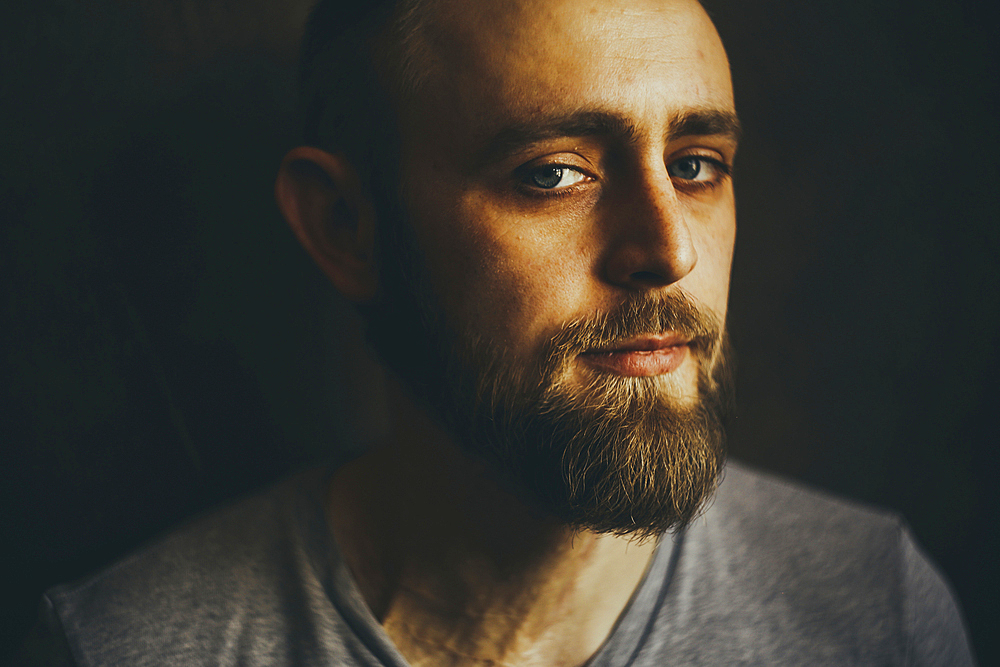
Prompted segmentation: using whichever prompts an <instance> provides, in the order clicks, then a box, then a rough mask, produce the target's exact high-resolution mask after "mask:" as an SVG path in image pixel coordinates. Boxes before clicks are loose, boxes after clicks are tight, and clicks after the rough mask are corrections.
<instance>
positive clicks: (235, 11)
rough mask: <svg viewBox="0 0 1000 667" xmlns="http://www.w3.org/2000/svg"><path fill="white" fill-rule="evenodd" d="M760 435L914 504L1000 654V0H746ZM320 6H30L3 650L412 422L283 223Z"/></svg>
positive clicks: (11, 48)
mask: <svg viewBox="0 0 1000 667" xmlns="http://www.w3.org/2000/svg"><path fill="white" fill-rule="evenodd" d="M706 4H707V5H708V6H709V9H710V10H711V11H712V13H713V14H714V16H715V18H716V21H717V23H718V25H719V29H720V32H721V33H722V35H723V39H724V41H725V42H726V44H727V47H728V50H729V53H730V58H731V60H732V64H733V72H734V78H735V81H736V93H737V104H738V107H739V109H740V113H741V116H742V117H743V121H744V124H745V127H746V139H745V142H744V145H743V148H742V149H741V154H740V158H739V164H738V167H737V169H738V172H737V196H738V201H739V219H740V232H739V240H738V243H737V255H736V261H735V266H734V269H733V284H732V305H731V329H732V335H733V338H734V341H735V344H736V346H737V352H738V354H739V362H740V375H739V398H740V406H739V409H740V412H739V418H738V421H737V426H736V429H735V432H734V433H733V437H732V440H733V443H732V449H733V451H734V452H735V453H736V454H737V455H738V456H740V457H742V458H743V459H744V460H747V461H749V462H751V463H755V464H757V465H760V466H762V467H766V468H769V469H772V470H775V471H777V472H779V473H781V474H784V475H788V476H792V477H796V478H799V479H802V480H806V481H807V482H809V483H812V484H814V485H817V486H820V487H823V488H826V489H830V490H832V491H834V492H837V493H840V494H844V495H848V496H851V497H854V498H857V499H860V500H863V501H866V502H871V503H877V504H880V505H884V506H888V507H891V508H894V509H896V510H898V511H901V512H902V513H903V514H904V515H905V516H906V517H907V519H908V520H909V522H910V524H911V525H912V527H913V530H914V532H915V533H916V535H917V537H918V539H919V540H920V542H921V543H922V544H923V545H924V547H925V548H926V550H927V551H928V552H929V553H930V554H931V555H932V557H933V558H934V559H935V561H936V562H937V563H938V564H939V565H940V567H941V568H942V570H943V571H944V572H945V573H946V575H947V576H948V578H949V579H950V581H951V582H952V584H953V585H954V588H955V590H956V591H957V593H958V596H959V598H960V599H961V601H962V603H963V606H964V608H965V612H966V616H967V620H968V624H969V628H970V630H971V633H972V638H973V643H974V646H975V650H976V651H977V653H978V655H979V658H980V660H981V662H982V663H983V664H984V665H985V664H996V663H1000V641H998V639H997V636H996V634H995V632H991V630H994V629H995V628H996V627H1000V613H998V611H997V609H998V607H1000V605H998V604H996V600H997V599H1000V585H998V576H997V572H996V567H995V566H994V563H995V560H996V556H995V553H996V551H997V547H998V546H1000V545H998V538H1000V531H998V530H997V528H996V526H995V521H996V518H997V510H998V508H1000V498H998V495H1000V494H998V484H997V482H996V480H997V478H998V474H1000V456H998V455H997V453H996V452H995V450H996V449H997V447H998V445H1000V429H998V427H997V422H996V412H997V407H998V406H1000V360H998V356H997V353H996V347H997V342H998V333H1000V326H998V325H1000V270H998V268H1000V263H998V250H1000V215H998V213H1000V211H998V200H1000V197H998V190H1000V185H998V183H1000V181H998V173H997V172H998V170H997V158H996V156H997V149H998V145H997V92H998V91H997V64H998V63H997V43H998V41H1000V40H997V39H996V37H995V33H996V26H997V25H998V21H997V19H998V16H997V11H996V10H995V9H994V8H993V6H994V4H995V3H986V2H983V3H976V2H972V1H971V0H966V1H964V2H940V1H931V0H917V1H915V2H913V1H911V2H902V1H899V0H874V1H872V0H839V1H837V2H833V1H813V0H810V1H809V2H804V1H802V0H797V1H795V2H792V1H791V0H757V1H755V2H745V1H742V2H741V1H740V0H713V1H711V2H706ZM307 5H308V3H307V2H303V1H301V0H294V1H293V2H276V1H274V0H271V1H267V0H241V1H240V2H237V1H236V0H204V1H197V0H136V1H133V2H124V1H123V0H122V1H112V0H93V1H91V2H88V3H80V2H78V1H76V0H72V1H71V0H41V1H34V2H27V1H26V0H17V1H15V2H8V3H6V4H5V5H4V7H3V9H0V121H2V128H3V132H2V133H0V156H2V160H0V163H2V164H0V183H2V190H0V221H2V225H3V226H2V232H0V275H2V285H3V293H2V301H0V312H2V320H0V341H2V348H0V349H2V354H3V357H2V358H3V367H2V368H3V379H2V389H0V391H2V392H3V396H2V403H0V466H2V470H0V474H2V477H0V493H2V495H0V522H2V523H0V539H2V543H0V554H3V555H4V556H3V558H4V560H6V563H5V564H3V568H2V571H3V576H2V578H0V586H2V588H0V632H2V637H0V656H3V655H5V654H6V653H8V652H9V651H11V650H12V649H13V647H14V646H15V645H16V644H17V642H18V641H19V638H20V637H21V636H22V635H23V634H24V632H25V631H26V629H27V627H28V625H29V623H30V622H31V620H32V617H33V614H34V605H35V603H36V601H37V599H38V596H39V595H40V593H41V592H42V591H43V590H44V589H45V588H46V587H48V586H50V585H53V584H55V583H57V582H62V581H65V580H69V579H73V578H75V577H79V576H81V575H83V574H85V573H87V572H89V571H92V570H93V569H94V568H97V567H99V566H101V565H102V564H106V563H107V562H109V561H110V560H111V559H113V558H115V557H117V556H119V555H120V554H122V553H123V552H124V551H126V550H127V549H129V548H132V547H134V546H135V545H137V544H138V543H140V542H141V541H143V540H145V539H148V538H149V537H151V536H153V535H155V534H156V533H158V532H160V531H162V530H163V529H165V528H166V527H168V526H169V525H171V524H173V523H175V522H177V521H178V520H181V519H183V518H184V517H187V516H190V515H191V514H192V513H194V512H197V511H199V510H201V509H203V508H205V507H206V506H208V505H210V504H212V503H215V502H218V501H220V500H222V499H224V498H227V497H230V496H232V495H235V494H239V493H242V492H245V491H247V490H249V489H251V488H253V487H255V486H258V485H260V484H261V483H264V482H266V481H267V480H271V479H274V478H275V477H277V476H279V475H281V474H283V473H284V472H285V471H288V470H290V469H292V468H294V467H298V466H302V465H306V464H307V463H308V462H310V461H313V460H315V459H316V458H318V457H321V456H324V455H325V454H327V453H329V452H330V451H333V450H336V449H338V448H344V447H351V446H355V444H356V443H357V442H358V441H359V440H361V439H363V438H364V437H365V435H366V434H367V433H369V432H370V430H371V428H372V427H371V426H370V425H371V424H372V423H375V424H376V425H377V423H378V422H379V421H380V415H379V412H378V409H377V406H376V407H375V408H369V407H366V406H369V405H371V404H372V401H371V400H370V397H371V396H372V395H374V393H375V392H376V391H377V382H374V384H372V383H365V382H363V381H362V380H361V379H359V378H365V377H367V376H368V374H369V371H370V362H368V361H366V360H365V359H364V358H363V357H362V356H360V355H359V354H358V353H357V352H346V350H356V349H357V346H356V342H355V341H356V338H357V331H356V321H355V319H354V317H353V315H352V314H351V312H350V309H349V308H347V307H346V306H345V304H344V303H343V302H342V301H341V300H339V299H338V298H337V297H336V296H335V295H333V294H332V293H331V290H330V289H329V288H327V286H326V285H325V283H324V281H323V280H322V278H321V277H320V275H319V272H318V271H317V270H316V269H314V268H313V267H312V266H311V264H310V263H309V261H308V259H307V258H306V256H305V253H304V252H303V251H301V250H300V249H299V247H298V246H297V244H296V243H295V241H294V239H293V238H292V236H291V234H290V232H289V231H288V230H287V228H286V227H285V226H284V224H283V223H282V222H281V220H280V217H279V216H278V213H277V210H276V207H275V205H274V203H273V201H272V196H271V191H272V183H273V177H274V173H275V171H276V168H277V165H278V162H279V161H280V159H281V156H282V155H283V153H284V151H285V150H287V149H288V148H289V147H291V146H292V145H294V143H295V137H296V130H295V128H296V122H295V111H294V103H295V94H294V60H295V51H296V47H297V40H298V38H299V34H300V31H301V24H302V21H303V19H304V16H305V14H306V11H307Z"/></svg>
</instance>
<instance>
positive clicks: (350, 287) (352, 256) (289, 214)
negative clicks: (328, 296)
mask: <svg viewBox="0 0 1000 667" xmlns="http://www.w3.org/2000/svg"><path fill="white" fill-rule="evenodd" d="M274 194H275V198H276V199H277V202H278V207H279V208H280V209H281V212H282V214H283V215H284V216H285V220H286V221H288V224H289V225H290V226H291V228H292V231H294V232H295V235H296V236H297V237H298V239H299V242H300V243H302V245H303V246H304V247H305V249H306V250H307V251H308V252H309V254H310V255H311V256H312V258H313V260H314V261H315V262H316V264H318V265H319V267H320V269H322V270H323V273H325V274H326V275H327V277H329V278H330V281H331V282H333V284H334V286H335V287H336V288H337V289H338V290H339V291H340V292H341V293H342V294H343V295H344V296H346V297H347V298H348V299H351V300H352V301H355V302H358V303H363V302H365V301H369V300H371V299H372V298H373V297H374V296H375V291H376V288H377V286H378V271H377V268H376V265H375V260H374V254H375V225H376V220H375V209H374V207H373V206H372V204H371V200H370V198H369V197H368V194H367V192H365V191H364V189H363V187H362V186H361V182H360V180H359V178H358V175H357V173H356V172H355V170H354V168H353V166H352V165H351V163H350V162H349V161H348V160H347V158H346V157H344V156H343V155H342V154H330V153H327V152H325V151H322V150H320V149H318V148H313V147H311V146H300V147H298V148H295V149H292V150H291V151H290V152H289V153H288V155H286V156H285V159H284V160H283V161H282V163H281V168H280V170H279V171H278V178H277V182H276V183H275V187H274Z"/></svg>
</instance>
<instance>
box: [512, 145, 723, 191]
mask: <svg viewBox="0 0 1000 667" xmlns="http://www.w3.org/2000/svg"><path fill="white" fill-rule="evenodd" d="M681 160H699V161H701V162H702V163H705V164H708V165H710V166H711V168H713V169H715V170H717V171H718V172H719V175H718V177H717V178H714V179H711V180H707V181H695V180H688V179H680V178H677V177H672V178H676V179H677V180H679V181H680V183H678V184H677V186H676V187H679V188H680V189H683V190H685V191H688V192H704V191H707V190H712V189H714V188H715V187H716V186H718V185H720V184H721V183H722V182H724V181H725V180H726V179H727V178H731V177H732V173H733V169H732V167H731V166H730V165H728V164H726V163H725V162H723V161H722V160H719V159H717V158H714V157H709V156H707V155H697V154H694V155H683V156H681V157H679V158H677V159H676V160H674V161H673V162H670V163H669V164H668V165H667V169H670V168H671V167H672V166H673V165H675V164H677V163H678V162H680V161H681ZM554 169H567V170H570V171H575V172H577V173H578V174H581V175H582V176H583V177H584V179H586V180H584V181H582V182H579V183H574V184H572V185H568V186H565V187H562V188H551V189H549V188H543V187H540V186H538V185H532V184H530V183H529V182H528V181H529V179H531V177H532V176H533V175H536V174H538V173H539V172H541V171H544V170H554ZM593 180H596V179H595V177H594V176H592V175H590V174H588V173H587V172H585V171H584V170H582V169H580V168H578V167H575V166H572V165H568V164H560V163H556V164H544V165H537V166H533V167H531V168H529V169H527V170H526V171H525V172H524V174H523V175H522V176H521V177H520V178H519V179H518V185H519V186H520V189H521V190H522V191H524V192H525V193H526V194H528V195H529V196H533V197H563V196H567V195H571V194H573V193H574V192H576V191H577V190H578V189H579V188H580V187H581V186H584V185H585V184H586V183H588V182H590V181H593Z"/></svg>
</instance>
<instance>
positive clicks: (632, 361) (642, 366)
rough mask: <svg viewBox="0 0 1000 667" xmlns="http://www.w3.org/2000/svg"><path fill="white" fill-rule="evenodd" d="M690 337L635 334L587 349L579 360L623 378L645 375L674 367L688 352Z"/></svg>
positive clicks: (681, 361) (682, 360)
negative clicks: (609, 343)
mask: <svg viewBox="0 0 1000 667" xmlns="http://www.w3.org/2000/svg"><path fill="white" fill-rule="evenodd" d="M689 344H690V339H688V338H685V337H683V336H680V335H677V334H659V335H650V336H639V337H636V338H630V339H628V340H625V341H621V342H616V343H615V344H614V345H613V346H611V347H608V348H604V349H596V350H588V351H587V352H584V353H583V354H581V355H580V359H581V360H582V361H584V363H586V364H587V365H589V366H591V367H592V368H594V369H595V370H598V371H603V372H606V373H613V374H615V375H622V376H626V377H649V376H654V375H663V374H665V373H670V372H673V371H675V370H677V368H678V367H680V365H681V364H682V363H684V359H685V358H686V357H687V354H688V351H689Z"/></svg>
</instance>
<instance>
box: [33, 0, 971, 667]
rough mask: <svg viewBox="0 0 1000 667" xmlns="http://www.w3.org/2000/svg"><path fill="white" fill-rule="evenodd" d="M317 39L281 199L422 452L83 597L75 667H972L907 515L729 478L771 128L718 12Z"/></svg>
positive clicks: (306, 484) (560, 8)
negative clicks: (741, 91) (715, 16)
mask: <svg viewBox="0 0 1000 667" xmlns="http://www.w3.org/2000/svg"><path fill="white" fill-rule="evenodd" d="M310 30H311V32H310V36H309V38H308V39H307V44H306V58H307V60H306V66H305V68H304V69H305V83H306V90H307V96H308V99H309V100H310V106H309V109H308V111H309V113H308V121H307V125H308V131H309V135H310V137H309V139H310V144H311V145H310V146H304V147H301V148H297V149H295V150H293V151H291V153H289V155H288V156H287V158H286V159H285V161H284V163H283V165H282V167H281V171H280V173H279V176H278V182H277V188H276V192H277V198H278V201H279V204H280V206H281V208H282V210H283V212H284V214H285V216H286V218H287V219H288V222H289V223H290V225H291V226H292V228H293V230H294V231H295V233H296V235H297V236H298V237H299V239H300V240H301V241H302V243H303V245H304V246H305V247H306V249H307V250H308V251H309V253H310V254H311V255H312V257H313V258H314V259H315V260H316V262H317V263H318V264H319V266H320V267H321V268H322V269H323V271H324V272H325V273H326V275H327V276H329V278H330V280H331V281H332V282H333V283H334V285H335V286H336V287H337V289H338V290H339V291H340V292H341V293H342V294H344V295H345V296H346V297H347V298H349V299H351V300H353V301H354V302H356V303H357V304H358V307H359V309H360V310H361V312H362V313H363V314H364V316H365V318H366V321H367V325H368V329H369V338H370V340H371V343H372V346H373V347H374V348H375V350H376V352H377V354H378V356H379V358H380V359H381V360H382V361H383V362H384V364H385V366H386V367H387V369H388V371H389V377H390V380H389V385H390V395H391V403H392V406H393V411H394V422H393V425H392V428H391V429H390V434H389V436H388V437H387V438H386V441H385V442H382V443H379V444H378V446H375V447H373V448H372V449H371V450H370V451H369V452H368V453H367V454H365V455H363V456H361V457H359V458H357V459H355V460H353V461H350V462H347V463H345V464H343V465H339V466H337V467H336V468H335V469H333V470H332V472H326V470H325V469H324V470H319V471H313V472H311V473H308V474H305V475H301V476H298V477H296V478H293V479H292V480H290V481H287V482H285V483H283V484H282V485H279V486H278V487H276V488H275V489H272V490H271V491H269V492H267V493H265V494H263V495H261V496H258V497H255V498H252V499H250V500H247V501H243V502H241V503H239V504H237V505H234V506H232V507H230V508H228V509H225V510H223V511H221V512H218V513H216V514H214V515H211V516H209V517H207V518H205V519H202V520H200V521H198V522H196V523H194V524H192V525H191V526H189V527H187V528H185V529H183V530H181V531H179V532H177V533H175V534H173V535H171V536H169V537H168V538H166V539H165V540H163V541H161V542H160V543H158V544H156V545H153V546H151V547H148V548H146V549H144V550H142V551H140V552H138V553H137V554H134V555H133V556H131V557H129V558H128V559H126V560H125V561H123V562H122V563H119V564H118V565H116V566H115V567H113V568H112V569H110V570H108V571H106V572H105V573H103V574H101V575H99V576H98V577H96V578H94V579H91V580H89V581H86V582H83V583H81V584H78V585H74V586H68V587H61V588H57V589H55V590H53V591H51V592H50V593H49V594H47V596H46V598H45V600H44V604H43V620H44V624H45V627H46V628H48V630H49V632H50V635H51V636H54V637H57V638H59V640H60V642H62V644H61V646H60V649H61V651H62V652H61V654H60V656H59V658H58V659H59V660H64V661H67V662H75V663H77V664H86V665H90V664H112V663H123V664H188V663H239V664H261V665H264V664H266V665H275V664H303V665H313V664H317V665H318V664H338V665H397V666H398V665H406V664H410V665H484V664H489V665H582V664H588V665H660V664H705V665H720V664H734V663H739V664H760V665H774V664H808V665H817V664H830V665H843V664H919V665H923V664H928V665H930V664H970V663H971V656H970V653H969V649H968V646H967V642H966V639H965V636H964V631H963V628H962V624H961V620H960V617H959V614H958V611H957V609H956V606H955V603H954V601H953V599H952V597H951V595H950V593H949V592H948V590H947V587H946V585H945V584H944V583H943V582H942V580H941V579H940V577H939V576H938V575H937V574H936V573H935V572H934V570H933V568H932V567H931V566H930V565H929V564H928V563H927V561H926V560H925V559H924V558H923V556H922V555H921V554H920V553H919V551H918V550H917V549H916V547H915V546H914V545H913V543H912V541H911V539H910V538H909V536H908V534H907V532H906V530H905V528H904V527H903V526H902V525H901V523H900V521H899V520H898V519H896V518H894V517H893V516H891V515H886V514H882V513H879V512H875V511H871V510H867V509H863V508H860V507H857V506H854V505H851V504H848V503H844V502H841V501H837V500H833V499H830V498H826V497H824V496H821V495H819V494H815V493H812V492H807V491H804V490H802V489H799V488H797V487H795V486H792V485H789V484H786V483H783V482H779V481H776V480H773V479H770V478H768V477H765V476H763V475H760V474H758V473H753V472H750V471H747V470H744V469H742V468H740V467H738V466H733V465H730V466H729V467H728V469H727V470H726V471H725V473H724V474H723V467H724V456H723V425H724V423H725V418H726V412H727V408H728V406H729V403H730V397H729V392H730V385H731V383H730V379H729V376H728V372H727V371H728V365H727V347H726V342H725V335H724V325H723V323H724V322H725V315H726V306H727V294H728V281H729V270H730V263H731V260H732V252H733V244H734V239H735V207H734V196H733V183H732V166H733V162H734V159H735V153H736V143H737V139H738V135H739V124H738V121H737V119H736V114H735V108H734V103H733V95H732V87H731V83H730V77H729V68H728V63H727V60H726V56H725V53H724V51H723V48H722V45H721V43H720V41H719V38H718V36H717V34H716V32H715V30H714V28H713V27H712V24H711V22H710V20H709V19H708V17H707V16H706V14H705V12H704V11H703V10H702V9H701V7H700V6H699V5H698V4H697V3H696V2H695V0H602V1H601V2H597V1H596V0H582V1H580V2H569V1H568V0H552V1H551V2H547V3H528V2H524V1H523V0H521V1H518V0H484V1H481V2H476V3H468V2H461V1H460V0H399V1H398V2H396V3H383V4H382V5H379V6H377V7H375V8H372V9H369V10H367V11H362V10H360V8H357V7H355V8H345V7H341V6H339V5H335V4H333V3H326V4H321V5H320V7H319V8H318V9H317V12H316V14H315V16H314V18H313V21H312V24H311V28H310ZM352 53H353V54H355V58H354V59H353V60H352V59H349V58H348V56H349V55H350V54H352ZM356 54H361V61H362V62H361V63H358V62H356V60H357V55H356ZM720 480H721V484H720ZM717 487H718V489H717Z"/></svg>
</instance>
